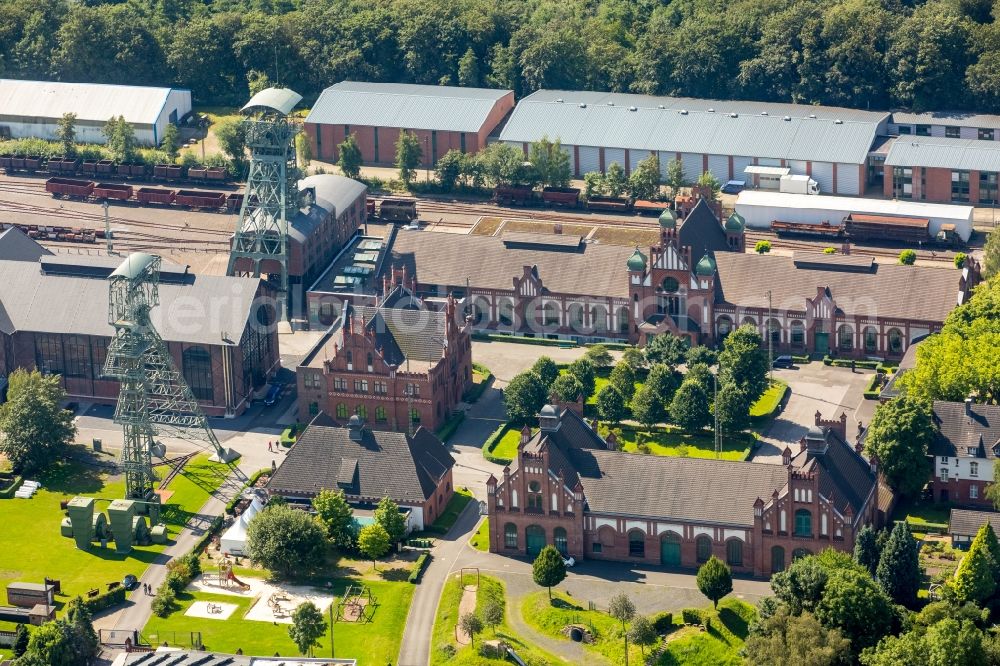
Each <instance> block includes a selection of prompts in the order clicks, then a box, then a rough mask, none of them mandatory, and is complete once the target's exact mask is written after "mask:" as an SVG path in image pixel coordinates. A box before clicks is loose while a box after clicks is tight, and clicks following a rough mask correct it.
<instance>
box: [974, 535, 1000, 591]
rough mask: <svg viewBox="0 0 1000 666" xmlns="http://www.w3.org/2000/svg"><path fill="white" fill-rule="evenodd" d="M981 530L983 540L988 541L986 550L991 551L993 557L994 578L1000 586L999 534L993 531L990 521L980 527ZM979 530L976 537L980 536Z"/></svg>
mask: <svg viewBox="0 0 1000 666" xmlns="http://www.w3.org/2000/svg"><path fill="white" fill-rule="evenodd" d="M979 532H982V534H983V537H982V538H983V541H985V542H986V550H988V551H989V552H990V556H991V557H992V558H993V580H994V581H996V584H997V586H998V587H1000V542H998V541H997V535H996V533H995V532H994V531H993V526H992V525H990V524H989V523H986V524H985V525H983V526H982V527H980V528H979ZM979 532H977V533H976V537H979Z"/></svg>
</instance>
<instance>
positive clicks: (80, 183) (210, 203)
mask: <svg viewBox="0 0 1000 666" xmlns="http://www.w3.org/2000/svg"><path fill="white" fill-rule="evenodd" d="M45 191H46V192H48V193H50V194H51V195H52V196H53V197H57V198H66V199H82V200H88V201H95V202H96V201H105V200H108V201H120V202H123V203H129V202H135V203H138V204H139V205H141V206H150V205H158V206H187V207H190V208H196V209H201V210H213V211H219V212H223V213H234V214H235V213H239V212H240V209H241V208H242V207H243V194H242V193H239V192H230V193H228V194H227V193H225V192H216V191H212V190H170V189H166V188H163V187H133V186H132V185H127V184H124V183H94V182H93V181H89V180H76V179H73V178H58V177H56V178H49V179H48V180H46V181H45Z"/></svg>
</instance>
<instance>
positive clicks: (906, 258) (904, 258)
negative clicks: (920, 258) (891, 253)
mask: <svg viewBox="0 0 1000 666" xmlns="http://www.w3.org/2000/svg"><path fill="white" fill-rule="evenodd" d="M916 261H917V253H916V252H914V251H913V250H903V251H902V252H900V253H899V263H900V264H902V265H903V266H912V265H913V264H914V263H915V262H916Z"/></svg>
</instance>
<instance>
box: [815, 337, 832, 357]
mask: <svg viewBox="0 0 1000 666" xmlns="http://www.w3.org/2000/svg"><path fill="white" fill-rule="evenodd" d="M815 336H816V353H817V354H829V353H830V334H829V333H816V334H815Z"/></svg>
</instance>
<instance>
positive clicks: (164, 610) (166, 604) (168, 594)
mask: <svg viewBox="0 0 1000 666" xmlns="http://www.w3.org/2000/svg"><path fill="white" fill-rule="evenodd" d="M152 608H153V612H154V613H155V614H156V616H157V617H166V616H168V615H170V614H171V613H172V612H173V611H174V609H176V608H177V595H175V594H174V591H173V590H172V589H170V587H169V586H168V585H167V583H163V585H160V587H159V589H158V590H157V591H156V598H155V599H153V605H152Z"/></svg>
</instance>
